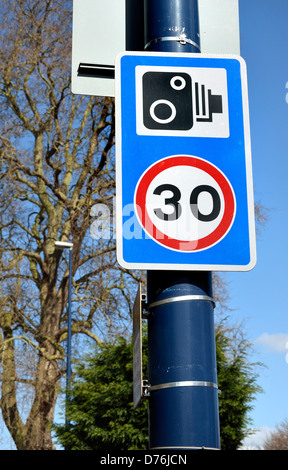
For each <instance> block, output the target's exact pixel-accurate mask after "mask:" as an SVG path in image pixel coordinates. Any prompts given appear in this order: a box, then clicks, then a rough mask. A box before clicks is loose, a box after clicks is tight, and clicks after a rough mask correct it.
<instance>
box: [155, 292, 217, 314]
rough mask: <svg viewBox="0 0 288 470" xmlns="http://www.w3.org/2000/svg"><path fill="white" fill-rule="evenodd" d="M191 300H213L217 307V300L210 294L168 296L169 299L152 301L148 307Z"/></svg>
mask: <svg viewBox="0 0 288 470" xmlns="http://www.w3.org/2000/svg"><path fill="white" fill-rule="evenodd" d="M191 300H204V301H207V302H211V303H212V305H213V308H215V302H214V300H213V299H212V297H209V295H179V296H176V297H168V298H167V299H162V300H157V301H156V302H152V303H151V304H149V305H147V309H148V310H150V309H151V308H154V307H159V306H160V305H165V304H169V303H170V302H183V301H191Z"/></svg>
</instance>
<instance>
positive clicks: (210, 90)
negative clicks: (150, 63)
mask: <svg viewBox="0 0 288 470" xmlns="http://www.w3.org/2000/svg"><path fill="white" fill-rule="evenodd" d="M138 69H139V70H138V72H136V106H137V133H138V134H140V135H171V136H172V135H178V136H181V135H183V136H185V135H186V136H190V135H191V136H195V137H207V136H208V137H209V136H211V137H228V136H229V119H228V94H227V80H226V74H225V71H224V73H223V70H221V69H220V70H219V69H217V70H213V69H212V71H213V74H214V78H213V77H212V79H211V72H210V70H209V74H208V73H207V69H200V68H193V69H192V68H184V67H181V68H179V69H177V68H176V67H175V68H174V69H173V70H167V68H166V67H163V68H162V70H161V67H159V68H158V70H155V69H154V68H153V67H151V69H150V70H149V69H148V70H147V67H141V66H140V67H138ZM186 70H187V71H186ZM207 77H208V80H207ZM219 83H220V86H219ZM214 89H215V90H214ZM216 116H217V117H216Z"/></svg>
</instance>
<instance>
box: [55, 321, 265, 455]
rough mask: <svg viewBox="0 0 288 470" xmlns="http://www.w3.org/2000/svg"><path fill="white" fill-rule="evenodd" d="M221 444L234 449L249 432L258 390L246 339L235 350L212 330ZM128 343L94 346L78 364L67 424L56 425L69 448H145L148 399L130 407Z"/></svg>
mask: <svg viewBox="0 0 288 470" xmlns="http://www.w3.org/2000/svg"><path fill="white" fill-rule="evenodd" d="M216 343H217V345H216V349H217V367H218V385H219V389H220V390H221V393H220V395H219V408H220V413H219V414H220V428H221V449H222V450H236V449H237V448H238V447H239V445H240V444H241V442H242V440H243V439H244V437H245V436H246V435H247V434H248V423H249V420H248V417H247V413H248V411H249V410H250V408H251V402H252V401H253V399H254V398H255V394H256V392H257V391H259V388H258V387H257V384H256V374H255V372H254V373H253V364H250V363H249V361H248V358H247V344H246V343H245V346H246V348H245V347H244V343H243V342H242V343H241V344H240V345H238V348H237V350H236V349H235V350H234V349H233V348H232V346H231V342H230V340H229V338H228V336H226V335H225V333H224V332H223V330H221V329H217V335H216ZM147 355H148V345H147V335H146V334H144V335H143V370H144V377H145V376H146V377H147ZM132 395H133V350H132V342H131V341H127V340H125V339H124V338H123V337H120V338H118V340H117V341H116V343H115V344H107V343H106V344H104V345H102V346H99V345H97V346H96V349H95V350H94V351H93V352H92V353H90V354H89V355H87V356H86V357H85V359H84V360H82V361H80V362H79V363H78V366H77V368H76V378H75V380H74V382H73V384H72V387H71V390H70V399H69V401H68V403H67V411H68V415H69V418H70V421H71V422H70V425H65V424H64V425H56V426H55V431H56V435H57V437H58V439H59V442H60V443H61V444H62V445H63V446H64V447H65V449H69V450H98V451H102V452H104V451H110V452H113V451H114V452H115V451H121V450H122V451H124V450H126V451H127V450H136V449H137V450H145V449H147V446H148V412H147V410H148V401H147V400H142V401H141V402H140V404H139V405H138V407H137V408H136V410H135V411H134V410H133V396H132Z"/></svg>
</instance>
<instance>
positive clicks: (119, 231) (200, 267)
mask: <svg viewBox="0 0 288 470" xmlns="http://www.w3.org/2000/svg"><path fill="white" fill-rule="evenodd" d="M125 55H133V56H141V55H143V56H146V57H147V55H153V56H163V57H165V56H166V57H168V56H169V55H171V54H167V53H165V52H154V53H150V52H149V53H141V52H136V51H126V52H123V53H121V54H119V55H118V56H117V57H116V75H115V86H116V88H115V89H116V135H117V138H116V146H115V148H116V188H117V195H116V196H117V197H116V240H117V259H118V262H119V264H120V265H121V266H122V267H123V268H126V269H146V270H157V269H158V270H183V271H184V270H186V271H188V270H189V271H193V270H194V271H250V270H251V269H253V268H254V267H255V265H256V261H257V256H256V236H255V212H254V194H253V176H252V157H251V136H250V119H249V104H248V85H247V80H246V79H244V80H241V87H242V104H243V126H244V137H245V162H246V182H247V206H248V220H249V243H250V262H249V263H248V264H247V265H231V264H223V265H222V264H221V265H216V264H184V263H181V264H176V263H175V264H174V263H150V262H148V263H132V262H126V261H125V260H124V259H123V227H122V171H121V168H122V139H121V132H122V130H121V128H122V124H121V66H120V62H121V58H122V57H123V56H125ZM172 55H173V54H172ZM189 55H190V56H195V57H198V58H199V57H203V58H227V59H236V60H238V61H239V63H240V66H241V76H242V77H246V75H247V71H246V63H245V61H244V59H243V58H242V57H240V56H237V55H234V54H199V53H198V54H177V57H181V56H182V57H187V56H189Z"/></svg>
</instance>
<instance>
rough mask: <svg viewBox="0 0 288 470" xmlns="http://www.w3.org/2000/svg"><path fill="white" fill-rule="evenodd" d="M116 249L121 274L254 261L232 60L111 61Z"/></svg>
mask: <svg viewBox="0 0 288 470" xmlns="http://www.w3.org/2000/svg"><path fill="white" fill-rule="evenodd" d="M115 72H116V75H115V83H116V93H115V98H116V229H117V230H116V237H117V238H116V242H117V243H116V247H117V259H118V262H119V264H120V265H121V266H122V267H124V268H127V269H148V270H150V269H158V270H161V269H169V270H173V269H174V270H210V271H247V270H250V269H252V268H253V267H254V265H255V263H256V244H255V224H254V202H253V182H252V163H251V149H250V147H251V146H250V131H249V114H248V96H247V78H246V67H245V62H244V61H243V59H241V58H240V57H238V56H209V55H205V54H169V53H168V54H166V53H165V54H164V53H150V52H149V53H147V52H145V53H141V52H126V53H123V54H120V55H119V56H118V58H117V60H116V68H115Z"/></svg>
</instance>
